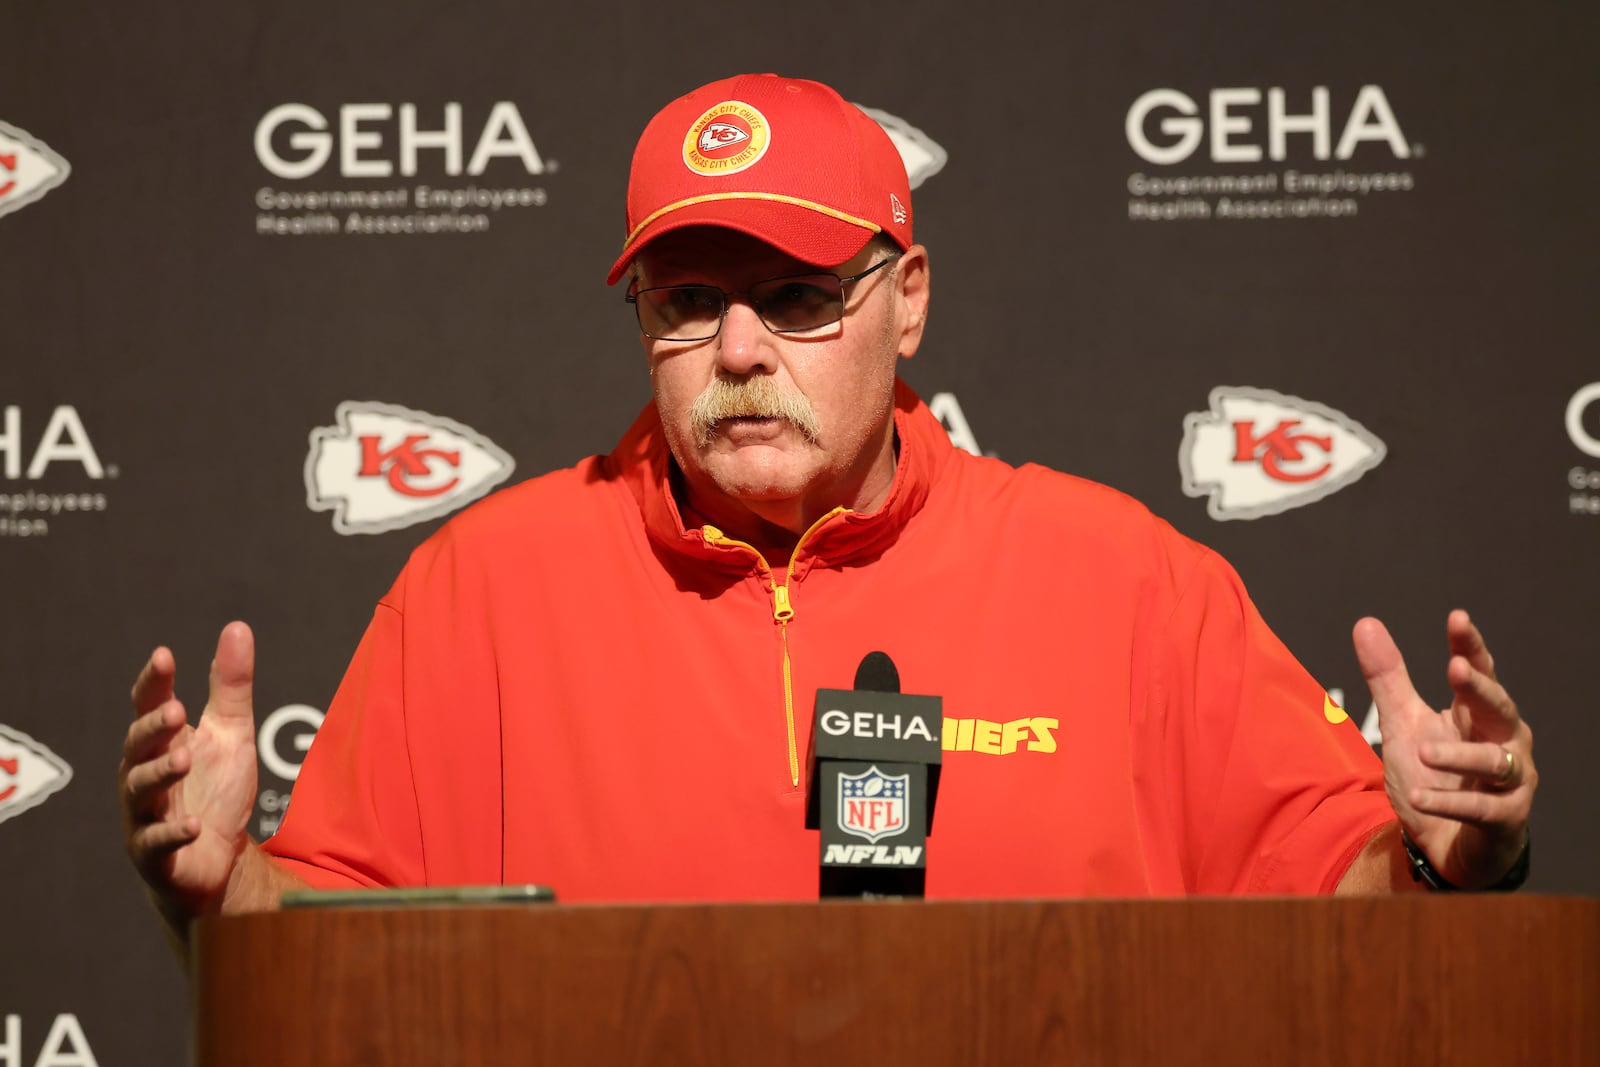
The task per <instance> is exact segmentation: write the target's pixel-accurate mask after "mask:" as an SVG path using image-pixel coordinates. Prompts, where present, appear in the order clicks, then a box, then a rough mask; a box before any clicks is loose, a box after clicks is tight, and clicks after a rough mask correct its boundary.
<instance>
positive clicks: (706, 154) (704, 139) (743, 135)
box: [683, 100, 772, 177]
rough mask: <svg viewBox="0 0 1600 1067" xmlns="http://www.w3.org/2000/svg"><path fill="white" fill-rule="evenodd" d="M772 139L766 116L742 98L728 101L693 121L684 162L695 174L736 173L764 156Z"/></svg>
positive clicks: (684, 147)
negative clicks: (741, 99)
mask: <svg viewBox="0 0 1600 1067" xmlns="http://www.w3.org/2000/svg"><path fill="white" fill-rule="evenodd" d="M771 141H772V132H771V130H770V128H769V127H768V126H767V118H766V116H765V115H763V114H761V112H759V111H757V110H756V109H755V108H753V107H751V106H750V105H749V104H746V103H743V102H742V101H739V100H725V101H723V102H722V103H720V104H718V105H717V106H716V107H713V108H710V109H709V110H707V111H706V112H705V113H704V114H702V115H701V116H700V117H699V118H697V119H695V120H694V122H693V123H692V124H690V126H689V132H688V133H687V134H685V135H684V138H683V162H684V165H685V166H687V167H688V168H689V169H690V170H692V171H694V172H695V173H696V174H704V175H707V176H713V177H714V176H716V175H719V174H733V173H735V172H737V171H741V170H744V169H745V168H746V167H748V166H750V165H751V164H753V163H755V162H756V161H757V160H759V159H760V158H761V157H762V156H763V155H765V154H766V151H767V145H768V144H770V143H771Z"/></svg>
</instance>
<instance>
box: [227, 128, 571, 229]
mask: <svg viewBox="0 0 1600 1067" xmlns="http://www.w3.org/2000/svg"><path fill="white" fill-rule="evenodd" d="M333 114H334V116H335V118H334V119H332V120H330V119H329V117H328V115H327V114H325V113H324V112H323V111H321V110H318V109H317V108H315V107H312V106H310V105H309V104H300V103H294V104H279V105H278V106H277V107H274V108H272V109H271V110H269V111H268V112H267V113H266V114H265V115H263V116H262V117H261V119H260V121H258V122H257V123H256V128H255V138H254V141H255V153H256V159H257V160H258V161H259V162H260V164H261V166H262V167H263V168H265V169H266V171H267V172H268V173H269V174H271V175H272V176H273V177H275V178H278V179H282V180H283V181H285V182H291V183H296V184H292V185H288V186H283V185H278V184H268V185H263V186H261V187H260V188H258V189H257V190H256V192H255V210H256V216H255V219H256V221H255V228H256V233H258V234H262V235H266V236H278V237H304V236H313V235H329V234H356V235H372V234H400V235H416V234H442V233H483V232H485V231H487V230H488V229H489V226H490V224H491V222H492V221H493V220H495V219H497V218H500V217H502V216H503V215H506V214H509V213H511V212H514V211H516V210H518V209H521V208H532V207H543V206H544V205H545V204H546V203H548V202H549V193H548V192H547V190H546V189H545V187H544V186H543V185H542V184H535V185H530V184H528V183H527V179H528V178H544V177H545V176H547V175H551V174H555V173H557V172H558V171H559V170H560V164H559V163H558V162H557V161H556V160H553V159H547V158H545V157H544V156H543V155H541V154H540V152H539V148H538V146H537V145H536V144H535V143H534V140H533V137H532V136H531V135H530V134H529V132H528V125H527V123H526V122H525V121H524V120H523V116H522V112H521V111H520V110H519V109H518V108H517V105H516V104H515V103H513V102H511V101H509V100H500V101H497V102H495V103H494V104H493V105H492V106H491V107H489V108H488V110H487V112H485V113H482V114H481V115H480V114H472V115H470V116H469V114H468V112H467V110H466V109H465V108H463V106H462V105H461V104H460V103H458V102H455V101H451V102H448V103H446V104H443V105H442V106H440V105H435V106H430V107H426V108H419V107H418V106H417V105H416V104H409V103H407V104H400V105H399V106H398V107H396V106H394V105H391V104H383V103H365V104H342V105H340V106H339V107H338V108H337V109H333ZM469 117H470V119H471V124H470V125H469V124H468V119H469ZM469 149H470V153H469ZM330 169H331V170H332V171H333V172H334V173H335V174H336V175H337V177H338V179H339V181H338V182H337V183H329V182H328V181H327V179H326V178H325V177H324V175H325V174H327V173H328V172H329V171H330ZM396 176H398V177H400V178H404V179H418V178H420V179H423V180H419V181H410V180H408V181H404V182H395V181H394V180H393V179H394V178H395V177H396ZM463 179H466V180H463ZM313 180H314V181H315V182H316V184H315V185H314V186H312V187H307V186H306V185H303V184H299V183H304V182H309V181H313ZM351 181H356V182H361V183H363V184H356V185H352V184H349V183H350V182H351ZM373 181H377V182H380V183H382V185H381V186H376V187H375V186H374V185H372V184H370V183H371V182H373Z"/></svg>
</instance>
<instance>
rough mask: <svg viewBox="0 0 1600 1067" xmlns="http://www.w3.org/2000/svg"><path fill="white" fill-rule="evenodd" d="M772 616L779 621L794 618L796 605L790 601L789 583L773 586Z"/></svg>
mask: <svg viewBox="0 0 1600 1067" xmlns="http://www.w3.org/2000/svg"><path fill="white" fill-rule="evenodd" d="M772 617H773V618H774V619H777V620H778V621H779V622H788V621H789V620H790V619H792V618H794V606H793V605H791V604H790V603H789V586H788V585H787V584H784V585H774V586H773V587H772Z"/></svg>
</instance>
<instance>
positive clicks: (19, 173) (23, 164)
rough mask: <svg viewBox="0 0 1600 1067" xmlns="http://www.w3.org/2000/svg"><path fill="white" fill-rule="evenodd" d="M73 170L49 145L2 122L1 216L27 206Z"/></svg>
mask: <svg viewBox="0 0 1600 1067" xmlns="http://www.w3.org/2000/svg"><path fill="white" fill-rule="evenodd" d="M71 173H72V167H71V165H70V164H68V163H67V161H66V160H65V159H62V158H61V156H60V155H59V154H57V153H56V152H54V151H53V150H52V149H51V148H50V146H49V145H47V144H45V143H44V142H43V141H41V140H39V139H38V138H36V137H33V136H32V135H30V134H29V133H28V131H26V130H19V129H17V128H16V127H15V126H12V125H9V124H7V123H4V122H0V215H9V214H10V213H11V212H13V211H17V210H19V209H21V208H24V207H27V206H28V205H29V204H31V203H33V202H34V201H35V200H38V199H39V198H40V197H42V196H44V194H45V193H48V192H49V191H50V190H52V189H54V188H55V187H56V186H58V185H60V184H61V183H62V182H64V181H66V180H67V175H69V174H71Z"/></svg>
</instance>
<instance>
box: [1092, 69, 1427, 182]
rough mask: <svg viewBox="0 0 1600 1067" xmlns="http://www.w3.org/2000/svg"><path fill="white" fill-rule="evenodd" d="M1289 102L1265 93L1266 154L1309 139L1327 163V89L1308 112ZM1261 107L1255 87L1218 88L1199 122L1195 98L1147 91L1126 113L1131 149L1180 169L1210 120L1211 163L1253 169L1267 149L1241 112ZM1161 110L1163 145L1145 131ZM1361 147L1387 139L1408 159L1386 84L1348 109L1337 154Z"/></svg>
mask: <svg viewBox="0 0 1600 1067" xmlns="http://www.w3.org/2000/svg"><path fill="white" fill-rule="evenodd" d="M1287 100H1288V96H1287V94H1286V93H1285V92H1284V90H1283V89H1282V88H1281V87H1273V88H1270V89H1268V90H1267V118H1266V124H1267V136H1266V143H1267V155H1268V156H1270V157H1271V158H1272V159H1274V160H1283V159H1286V158H1287V157H1288V144H1287V142H1288V135H1289V134H1291V133H1309V134H1310V135H1311V154H1312V155H1313V156H1314V157H1315V158H1317V159H1327V158H1329V155H1330V153H1329V151H1328V144H1329V141H1330V140H1331V136H1332V126H1331V122H1330V108H1329V100H1330V97H1329V94H1328V87H1327V86H1325V85H1318V86H1315V87H1313V88H1312V90H1311V110H1310V112H1309V113H1305V114H1291V113H1290V112H1289V109H1288V103H1287ZM1260 102H1261V90H1260V89H1255V88H1248V87H1243V88H1221V89H1213V90H1211V92H1210V94H1209V99H1208V102H1207V109H1206V118H1205V119H1202V118H1200V108H1199V106H1198V105H1197V104H1196V103H1195V101H1194V99H1193V98H1192V97H1190V96H1188V95H1186V94H1184V93H1181V92H1179V91H1178V90H1176V89H1151V90H1149V91H1148V92H1145V93H1142V94H1141V95H1140V96H1139V97H1138V99H1136V100H1135V101H1134V102H1133V106H1132V107H1130V108H1129V109H1128V115H1127V118H1126V121H1125V122H1124V132H1125V133H1126V134H1127V138H1128V146H1129V147H1130V148H1132V149H1133V150H1134V152H1135V153H1137V154H1138V155H1139V156H1140V157H1141V158H1142V159H1145V160H1148V161H1149V162H1151V163H1157V164H1173V163H1181V162H1183V161H1184V160H1186V159H1188V158H1189V157H1190V156H1192V155H1193V154H1194V153H1195V151H1196V149H1198V148H1199V147H1200V142H1201V141H1202V140H1204V139H1206V138H1205V132H1206V124H1207V122H1208V121H1209V123H1210V126H1211V136H1210V139H1209V148H1210V154H1211V159H1212V161H1213V162H1216V163H1253V162H1256V161H1257V160H1259V159H1261V144H1260V141H1259V138H1258V136H1257V137H1253V136H1252V134H1253V133H1254V132H1255V124H1254V123H1253V122H1252V121H1251V119H1250V117H1249V116H1248V115H1245V114H1240V113H1239V109H1241V108H1247V107H1251V106H1254V105H1257V104H1259V103H1260ZM1157 109H1165V110H1167V111H1169V112H1176V114H1167V115H1166V116H1165V117H1163V118H1162V119H1161V120H1160V123H1159V126H1158V128H1159V129H1160V131H1161V132H1162V133H1163V134H1165V135H1166V136H1167V137H1168V138H1171V140H1169V141H1168V142H1167V143H1165V144H1156V143H1154V142H1152V141H1151V140H1150V138H1149V136H1148V135H1147V134H1146V132H1145V127H1146V125H1147V124H1148V122H1149V119H1150V115H1151V113H1152V112H1153V111H1156V110H1157ZM1363 141H1382V142H1384V143H1385V144H1387V145H1388V146H1389V150H1390V151H1391V152H1393V153H1394V155H1395V156H1396V157H1397V158H1400V159H1409V158H1410V157H1411V146H1410V145H1409V144H1408V143H1407V142H1406V139H1405V135H1404V134H1403V133H1401V131H1400V123H1399V121H1398V120H1396V119H1395V115H1394V110H1393V109H1392V108H1391V107H1390V106H1389V100H1388V97H1386V96H1385V95H1384V92H1383V89H1382V87H1381V86H1377V85H1363V86H1362V87H1361V89H1360V91H1359V92H1358V93H1357V94H1356V99H1355V102H1354V103H1353V104H1352V105H1351V107H1350V115H1349V117H1348V118H1347V119H1346V120H1345V125H1344V129H1343V130H1342V132H1341V134H1340V136H1339V144H1338V147H1337V148H1335V149H1334V150H1333V152H1332V153H1331V154H1332V155H1334V156H1336V157H1337V158H1339V159H1349V158H1350V157H1351V155H1353V154H1354V153H1355V150H1356V147H1357V146H1358V145H1360V144H1361V143H1362V142H1363Z"/></svg>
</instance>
